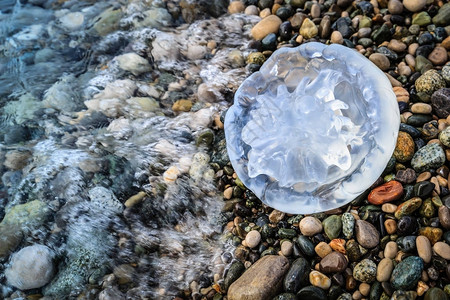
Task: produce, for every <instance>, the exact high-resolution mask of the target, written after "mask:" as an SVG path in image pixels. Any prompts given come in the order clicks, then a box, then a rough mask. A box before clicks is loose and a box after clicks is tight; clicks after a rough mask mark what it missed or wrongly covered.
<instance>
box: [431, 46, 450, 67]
mask: <svg viewBox="0 0 450 300" xmlns="http://www.w3.org/2000/svg"><path fill="white" fill-rule="evenodd" d="M428 60H429V61H431V62H432V63H433V64H434V65H436V66H440V65H443V64H445V63H446V62H447V50H446V49H445V48H444V47H439V46H438V47H436V48H434V49H433V51H432V52H431V53H430V55H428Z"/></svg>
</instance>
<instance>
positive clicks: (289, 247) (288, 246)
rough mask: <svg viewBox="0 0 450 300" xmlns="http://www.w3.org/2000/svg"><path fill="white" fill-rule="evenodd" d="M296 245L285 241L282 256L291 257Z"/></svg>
mask: <svg viewBox="0 0 450 300" xmlns="http://www.w3.org/2000/svg"><path fill="white" fill-rule="evenodd" d="M293 248H294V245H293V244H292V242H291V241H284V242H283V243H282V244H281V254H283V255H284V256H291V255H292V251H293Z"/></svg>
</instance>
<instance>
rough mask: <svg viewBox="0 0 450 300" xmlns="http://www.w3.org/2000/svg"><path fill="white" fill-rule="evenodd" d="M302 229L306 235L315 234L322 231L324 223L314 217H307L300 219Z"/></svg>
mask: <svg viewBox="0 0 450 300" xmlns="http://www.w3.org/2000/svg"><path fill="white" fill-rule="evenodd" d="M299 227H300V231H301V233H302V234H303V235H305V236H313V235H316V234H318V233H320V232H322V229H323V227H322V223H321V222H320V221H319V220H318V219H317V218H314V217H305V218H303V219H302V220H301V221H300V224H299Z"/></svg>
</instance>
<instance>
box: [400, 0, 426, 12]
mask: <svg viewBox="0 0 450 300" xmlns="http://www.w3.org/2000/svg"><path fill="white" fill-rule="evenodd" d="M426 4H427V0H403V6H404V7H405V8H406V9H407V10H409V11H410V12H417V11H419V10H421V9H422V8H424V7H425V5H426Z"/></svg>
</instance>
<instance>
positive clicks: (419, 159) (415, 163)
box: [411, 143, 445, 173]
mask: <svg viewBox="0 0 450 300" xmlns="http://www.w3.org/2000/svg"><path fill="white" fill-rule="evenodd" d="M444 163H445V153H444V150H442V148H441V147H440V146H439V145H438V144H436V143H433V144H429V145H426V146H424V147H422V148H420V149H419V151H417V152H416V153H415V154H414V156H413V158H412V160H411V166H412V167H413V168H414V170H415V171H416V172H419V173H420V172H423V171H427V170H429V169H434V168H439V167H440V166H442V165H443V164H444Z"/></svg>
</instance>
